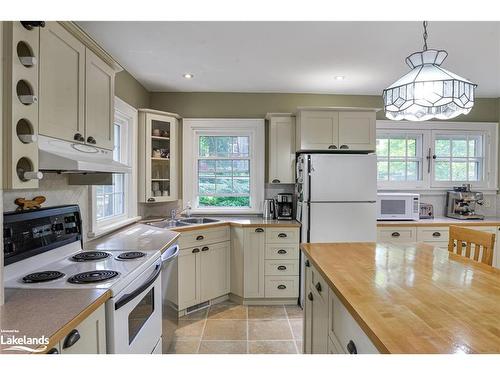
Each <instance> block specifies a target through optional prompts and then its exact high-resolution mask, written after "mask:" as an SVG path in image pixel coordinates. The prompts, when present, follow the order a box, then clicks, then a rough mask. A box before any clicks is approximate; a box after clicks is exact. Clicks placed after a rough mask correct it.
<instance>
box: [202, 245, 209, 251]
mask: <svg viewBox="0 0 500 375" xmlns="http://www.w3.org/2000/svg"><path fill="white" fill-rule="evenodd" d="M208 250H209V248H208V246H203V247H202V248H201V251H208Z"/></svg>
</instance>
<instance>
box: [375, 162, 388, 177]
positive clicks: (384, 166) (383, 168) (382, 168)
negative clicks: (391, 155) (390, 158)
mask: <svg viewBox="0 0 500 375" xmlns="http://www.w3.org/2000/svg"><path fill="white" fill-rule="evenodd" d="M377 174H378V175H377V179H378V180H379V181H387V180H388V179H389V162H387V161H379V162H377Z"/></svg>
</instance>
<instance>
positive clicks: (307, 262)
mask: <svg viewBox="0 0 500 375" xmlns="http://www.w3.org/2000/svg"><path fill="white" fill-rule="evenodd" d="M306 267H311V263H309V259H307V260H306Z"/></svg>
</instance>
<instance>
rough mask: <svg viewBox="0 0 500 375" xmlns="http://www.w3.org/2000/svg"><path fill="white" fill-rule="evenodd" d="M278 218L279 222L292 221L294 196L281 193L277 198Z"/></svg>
mask: <svg viewBox="0 0 500 375" xmlns="http://www.w3.org/2000/svg"><path fill="white" fill-rule="evenodd" d="M276 218H277V219H278V220H292V218H293V194H290V193H280V194H278V195H277V196H276Z"/></svg>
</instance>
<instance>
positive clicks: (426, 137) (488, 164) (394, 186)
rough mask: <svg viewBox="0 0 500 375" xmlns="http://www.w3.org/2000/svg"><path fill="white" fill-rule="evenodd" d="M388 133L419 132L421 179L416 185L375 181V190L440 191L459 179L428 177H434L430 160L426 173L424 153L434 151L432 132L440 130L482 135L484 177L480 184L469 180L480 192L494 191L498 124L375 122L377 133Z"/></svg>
mask: <svg viewBox="0 0 500 375" xmlns="http://www.w3.org/2000/svg"><path fill="white" fill-rule="evenodd" d="M379 132H381V133H383V134H390V133H391V132H416V133H421V134H422V135H423V138H422V148H423V149H422V153H423V157H424V162H423V176H422V177H423V180H422V181H420V183H418V184H408V183H407V182H406V183H398V182H394V183H391V182H388V181H387V182H378V184H377V186H378V190H379V191H407V190H410V191H415V190H418V191H421V192H423V193H425V192H426V191H429V192H444V191H446V190H449V189H450V188H451V187H453V186H456V185H457V184H459V183H460V182H458V181H455V182H441V181H439V182H436V181H433V180H432V178H433V176H434V163H431V171H430V173H427V166H426V154H427V151H426V150H428V149H429V148H431V151H432V152H433V151H434V144H433V139H434V135H435V134H438V133H440V132H443V133H449V134H453V132H454V133H466V132H472V133H476V134H477V133H483V134H484V145H483V148H484V159H483V161H484V166H483V168H484V176H485V179H484V180H483V181H481V183H477V182H476V183H474V182H471V185H472V187H473V188H476V189H481V190H482V191H485V192H488V191H497V190H498V123H494V122H450V121H446V122H443V121H422V122H407V121H389V120H378V121H377V134H379Z"/></svg>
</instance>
